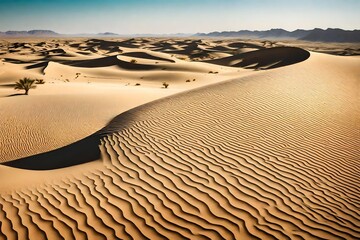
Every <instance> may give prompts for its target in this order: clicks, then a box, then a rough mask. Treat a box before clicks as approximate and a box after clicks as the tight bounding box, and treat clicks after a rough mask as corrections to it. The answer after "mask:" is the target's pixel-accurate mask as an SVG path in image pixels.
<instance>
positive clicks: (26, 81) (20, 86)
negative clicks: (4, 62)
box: [15, 78, 36, 95]
mask: <svg viewBox="0 0 360 240" xmlns="http://www.w3.org/2000/svg"><path fill="white" fill-rule="evenodd" d="M34 82H35V80H33V79H30V78H23V79H20V80H19V81H18V82H16V83H15V89H17V90H25V95H28V92H29V90H30V89H32V88H36V86H33V84H34Z"/></svg>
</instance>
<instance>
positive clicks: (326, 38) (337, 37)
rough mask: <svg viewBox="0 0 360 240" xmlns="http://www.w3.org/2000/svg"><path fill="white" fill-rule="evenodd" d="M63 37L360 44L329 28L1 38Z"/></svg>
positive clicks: (357, 37)
mask: <svg viewBox="0 0 360 240" xmlns="http://www.w3.org/2000/svg"><path fill="white" fill-rule="evenodd" d="M61 36H65V37H66V36H69V37H70V36H81V37H94V36H103V37H115V36H118V37H120V36H121V37H150V36H151V37H172V36H174V37H189V36H195V37H229V38H245V39H269V40H272V39H277V40H279V39H283V40H285V39H297V40H305V41H314V42H360V30H352V31H351V30H343V29H339V28H328V29H326V30H324V29H320V28H315V29H312V30H303V29H297V30H295V31H292V32H290V31H287V30H284V29H281V28H276V29H270V30H266V31H250V30H240V31H224V32H211V33H197V34H195V35H191V34H180V33H177V34H135V35H120V34H117V33H112V32H104V33H98V34H87V33H85V34H60V33H56V32H54V31H51V30H30V31H7V32H0V37H61Z"/></svg>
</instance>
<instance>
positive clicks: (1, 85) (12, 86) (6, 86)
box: [0, 83, 16, 88]
mask: <svg viewBox="0 0 360 240" xmlns="http://www.w3.org/2000/svg"><path fill="white" fill-rule="evenodd" d="M15 85H16V84H15V83H8V84H0V87H4V88H14V87H15Z"/></svg>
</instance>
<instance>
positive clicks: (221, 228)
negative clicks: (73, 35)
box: [0, 76, 360, 240]
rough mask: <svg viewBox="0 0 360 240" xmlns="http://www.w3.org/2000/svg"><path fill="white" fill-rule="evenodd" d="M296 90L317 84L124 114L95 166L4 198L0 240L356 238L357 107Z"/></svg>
mask: <svg viewBox="0 0 360 240" xmlns="http://www.w3.org/2000/svg"><path fill="white" fill-rule="evenodd" d="M262 78H264V76H262ZM265 78H266V77H265ZM318 81H323V80H318ZM294 84H295V85H296V84H300V85H303V84H305V85H306V84H313V87H312V88H306V89H307V90H304V89H302V90H301V91H303V92H302V94H301V95H296V92H292V93H291V92H290V91H297V90H296V89H295V90H294V88H292V87H291V88H290V87H288V86H287V85H286V83H284V82H283V81H282V80H281V79H280V80H274V79H273V80H271V79H267V81H261V86H262V87H260V88H259V79H256V78H252V79H246V78H244V79H240V80H235V81H230V82H227V83H223V84H220V85H216V86H211V87H207V88H203V89H199V90H196V91H192V92H189V93H186V94H181V95H177V96H174V97H170V98H167V99H163V100H161V101H157V102H154V103H152V104H148V105H145V106H142V107H139V108H137V109H134V110H132V111H129V112H127V113H125V114H122V115H120V116H119V117H118V118H117V119H114V121H113V122H112V123H111V124H110V125H109V127H108V128H106V129H105V130H104V131H103V133H102V138H101V144H100V150H101V154H102V160H103V167H102V168H99V169H94V170H93V171H90V172H88V173H85V174H83V175H81V176H77V177H69V178H67V179H64V180H63V181H59V182H55V183H52V184H47V185H45V184H44V185H41V186H37V187H34V188H33V187H29V188H27V189H19V190H16V191H15V190H14V191H13V192H11V193H6V194H5V193H2V194H1V197H0V219H1V225H0V230H1V231H0V240H3V239H37V240H38V239H360V227H359V226H360V197H359V196H360V195H359V194H358V193H359V192H360V177H359V176H360V164H359V158H358V157H359V156H360V153H359V150H358V149H359V144H360V142H359V141H360V137H359V132H358V131H357V130H356V122H357V121H356V120H355V121H354V117H355V118H357V117H358V116H359V115H358V113H359V112H358V109H352V108H354V105H353V104H347V101H348V100H347V99H351V96H348V95H346V94H341V93H342V90H343V89H342V88H341V86H338V85H337V83H335V82H329V83H327V84H329V85H331V86H332V88H330V87H329V88H321V87H320V85H319V82H317V83H316V81H315V82H314V81H312V83H309V82H308V83H307V82H306V81H304V82H301V83H296V82H292V84H290V85H291V86H293V85H294ZM335 88H336V89H337V92H338V93H339V94H338V95H335V96H334V95H332V96H331V99H332V102H331V103H325V105H321V106H322V110H321V111H318V110H317V111H314V109H316V107H318V104H319V103H320V102H321V103H323V101H325V100H326V99H325V96H327V95H328V94H329V93H328V92H324V91H329V89H335ZM304 91H305V92H304ZM299 96H301V97H299ZM314 96H315V97H316V98H317V100H312V101H305V100H304V99H308V98H311V97H314ZM321 96H323V98H321ZM318 98H320V99H318ZM340 103H342V105H341V106H343V107H341V108H336V109H334V108H331V109H332V111H330V110H328V108H327V107H328V106H330V105H332V106H333V105H336V104H340ZM327 104H329V105H327ZM329 109H330V108H329ZM354 112H355V114H356V116H354V115H353V114H354ZM319 114H321V116H320V115H319ZM349 114H351V117H350V115H349ZM357 119H358V118H357Z"/></svg>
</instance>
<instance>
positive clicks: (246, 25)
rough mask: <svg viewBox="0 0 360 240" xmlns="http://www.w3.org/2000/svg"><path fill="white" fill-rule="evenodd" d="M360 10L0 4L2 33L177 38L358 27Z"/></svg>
mask: <svg viewBox="0 0 360 240" xmlns="http://www.w3.org/2000/svg"><path fill="white" fill-rule="evenodd" d="M359 9H360V1H357V0H315V1H314V0H304V1H301V2H298V1H285V0H262V1H260V0H252V1H251V0H228V1H219V0H202V1H194V0H192V1H191V0H172V1H166V0H133V1H124V0H118V1H116V0H103V1H100V0H90V1H85V0H78V1H76V2H74V1H70V0H59V1H56V2H53V1H51V2H49V1H45V0H33V1H24V0H0V22H1V26H0V31H8V30H14V31H22V30H25V31H27V30H33V29H44V30H45V29H46V30H53V31H55V32H58V33H63V34H81V33H99V32H114V33H118V34H176V33H198V32H213V31H238V30H244V29H246V30H269V29H271V28H283V29H286V30H288V31H293V30H296V29H313V28H323V29H327V28H342V29H346V30H354V29H359V26H360V17H359V16H358V10H359ZM304 13H306V14H304Z"/></svg>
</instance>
